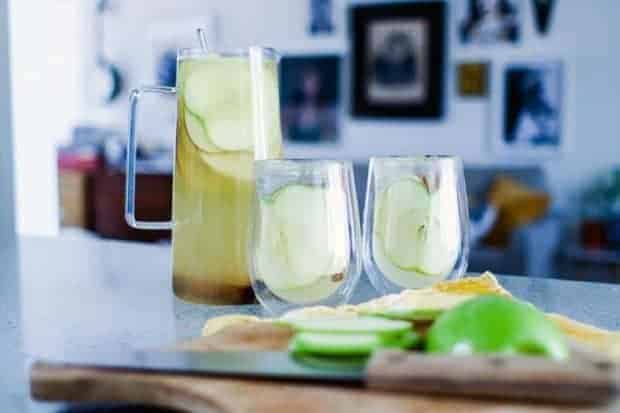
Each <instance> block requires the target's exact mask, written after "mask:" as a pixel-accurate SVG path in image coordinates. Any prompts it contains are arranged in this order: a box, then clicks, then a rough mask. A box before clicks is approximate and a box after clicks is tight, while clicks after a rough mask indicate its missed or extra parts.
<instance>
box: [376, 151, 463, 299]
mask: <svg viewBox="0 0 620 413" xmlns="http://www.w3.org/2000/svg"><path fill="white" fill-rule="evenodd" d="M459 165H460V163H459V162H457V161H456V160H455V159H454V158H450V157H420V158H393V159H391V158H385V159H383V160H381V159H379V160H375V162H374V165H373V168H372V183H373V188H372V197H371V198H374V202H373V205H372V211H373V212H372V222H370V223H369V224H368V221H370V219H371V217H367V225H369V228H368V230H367V233H366V234H365V236H366V240H365V242H366V252H367V253H366V265H367V267H368V269H369V273H370V274H371V279H373V284H375V285H379V286H380V290H382V291H385V292H391V291H395V290H398V289H402V288H422V287H428V286H430V285H432V284H434V283H436V282H438V281H441V280H444V279H447V278H453V277H457V276H460V275H462V273H463V272H464V270H465V265H466V260H467V253H468V251H467V250H468V247H467V237H468V234H467V231H468V230H467V225H468V222H467V213H466V209H465V207H464V200H463V199H464V196H465V195H464V188H463V182H464V181H463V180H462V176H461V172H460V169H459Z"/></svg>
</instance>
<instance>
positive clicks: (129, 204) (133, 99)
mask: <svg viewBox="0 0 620 413" xmlns="http://www.w3.org/2000/svg"><path fill="white" fill-rule="evenodd" d="M143 93H154V94H163V95H174V94H176V89H175V88H173V87H166V86H143V87H140V88H138V89H133V90H132V91H131V94H130V95H129V136H128V139H127V168H126V171H125V221H127V224H129V226H130V227H132V228H136V229H151V230H152V229H155V230H165V229H172V220H170V221H139V220H137V219H136V148H137V143H136V118H137V109H138V101H139V99H140V95H142V94H143Z"/></svg>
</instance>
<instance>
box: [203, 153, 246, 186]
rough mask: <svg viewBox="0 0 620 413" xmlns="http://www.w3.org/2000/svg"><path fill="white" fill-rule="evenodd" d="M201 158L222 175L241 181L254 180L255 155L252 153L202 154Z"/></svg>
mask: <svg viewBox="0 0 620 413" xmlns="http://www.w3.org/2000/svg"><path fill="white" fill-rule="evenodd" d="M200 157H201V158H202V160H203V161H204V163H206V164H207V165H208V166H209V167H210V168H211V169H213V171H214V172H216V173H218V174H220V175H225V176H228V177H231V178H234V179H238V180H240V181H251V180H252V179H253V178H254V155H253V154H252V153H251V152H219V153H204V152H202V153H201V154H200Z"/></svg>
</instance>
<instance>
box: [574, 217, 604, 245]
mask: <svg viewBox="0 0 620 413" xmlns="http://www.w3.org/2000/svg"><path fill="white" fill-rule="evenodd" d="M580 233H581V234H580V235H581V245H582V246H583V247H584V248H587V249H596V250H601V249H605V248H606V247H607V237H606V228H605V222H604V221H599V220H593V219H584V220H583V221H581V228H580Z"/></svg>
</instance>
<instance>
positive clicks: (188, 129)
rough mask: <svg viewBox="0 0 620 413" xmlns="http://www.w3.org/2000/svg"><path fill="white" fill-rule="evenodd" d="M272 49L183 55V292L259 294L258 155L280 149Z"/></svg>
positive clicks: (225, 296) (178, 184)
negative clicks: (253, 261)
mask: <svg viewBox="0 0 620 413" xmlns="http://www.w3.org/2000/svg"><path fill="white" fill-rule="evenodd" d="M268 52H269V51H267V50H265V49H259V51H258V54H257V52H256V51H255V50H254V52H253V51H252V50H251V51H250V53H249V54H232V55H225V54H217V53H205V52H198V51H188V52H187V53H186V54H185V55H184V54H183V52H182V53H181V55H180V57H179V65H178V71H177V73H178V75H177V76H178V78H177V86H178V87H177V94H178V123H177V143H176V156H175V172H174V184H173V185H174V189H173V218H174V227H173V286H174V292H175V294H176V295H177V296H178V297H180V298H182V299H185V300H188V301H192V302H199V303H210V304H237V303H247V302H251V301H253V299H254V298H253V293H252V289H251V285H250V278H249V275H248V259H247V253H246V250H247V243H248V235H249V230H248V225H249V219H250V214H251V208H252V197H253V191H254V185H255V182H254V173H253V162H254V160H255V159H269V158H279V157H280V156H281V151H282V137H281V131H280V112H279V92H278V73H277V64H278V62H277V57H276V55H275V53H273V52H269V53H268ZM253 53H254V54H253Z"/></svg>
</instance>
